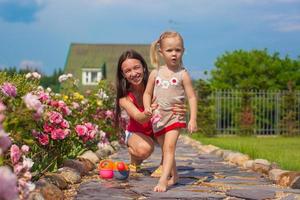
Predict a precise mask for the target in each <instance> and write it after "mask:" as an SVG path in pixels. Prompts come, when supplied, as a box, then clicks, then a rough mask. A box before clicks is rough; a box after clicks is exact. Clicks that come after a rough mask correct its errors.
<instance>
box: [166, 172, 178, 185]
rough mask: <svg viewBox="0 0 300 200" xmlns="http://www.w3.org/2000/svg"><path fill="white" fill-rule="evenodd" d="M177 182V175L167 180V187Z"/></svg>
mask: <svg viewBox="0 0 300 200" xmlns="http://www.w3.org/2000/svg"><path fill="white" fill-rule="evenodd" d="M178 180H179V176H178V174H175V175H173V176H171V177H170V178H169V180H168V187H170V186H172V185H175V184H176V183H177V182H178Z"/></svg>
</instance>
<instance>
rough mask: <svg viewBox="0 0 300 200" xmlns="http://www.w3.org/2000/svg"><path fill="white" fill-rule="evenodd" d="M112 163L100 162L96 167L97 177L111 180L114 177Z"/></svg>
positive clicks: (107, 161) (108, 161) (109, 161)
mask: <svg viewBox="0 0 300 200" xmlns="http://www.w3.org/2000/svg"><path fill="white" fill-rule="evenodd" d="M113 168H114V162H113V161H111V160H102V161H101V162H100V163H99V165H98V170H99V175H100V177H101V178H103V179H111V178H113V177H114V171H113Z"/></svg>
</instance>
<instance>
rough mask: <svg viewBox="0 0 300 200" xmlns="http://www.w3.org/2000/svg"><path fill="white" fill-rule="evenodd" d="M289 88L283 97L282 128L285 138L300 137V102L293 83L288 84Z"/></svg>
mask: <svg viewBox="0 0 300 200" xmlns="http://www.w3.org/2000/svg"><path fill="white" fill-rule="evenodd" d="M288 88H289V90H288V91H287V92H286V93H285V94H284V95H283V103H282V104H281V106H282V107H283V111H284V116H283V117H282V120H281V122H280V127H281V129H282V130H283V135H285V136H297V135H298V136H299V135H300V132H299V130H300V124H299V120H300V119H299V116H300V115H299V112H300V105H299V102H298V103H297V94H296V93H295V90H294V85H293V83H292V82H290V83H289V84H288ZM297 116H298V117H297Z"/></svg>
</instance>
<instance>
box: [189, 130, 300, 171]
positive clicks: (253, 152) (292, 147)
mask: <svg viewBox="0 0 300 200" xmlns="http://www.w3.org/2000/svg"><path fill="white" fill-rule="evenodd" d="M191 137H192V138H193V139H196V140H198V141H200V142H201V143H202V144H212V145H215V146H218V147H220V148H222V149H229V150H233V151H238V152H241V153H244V154H247V155H249V156H250V157H251V159H256V158H263V159H266V160H268V161H271V162H276V163H277V164H278V165H279V166H280V168H282V169H286V170H291V171H300V137H289V138H288V137H280V136H278V137H272V136H270V137H267V136H266V137H239V136H220V137H215V138H207V137H204V136H202V135H200V134H193V135H192V136H191Z"/></svg>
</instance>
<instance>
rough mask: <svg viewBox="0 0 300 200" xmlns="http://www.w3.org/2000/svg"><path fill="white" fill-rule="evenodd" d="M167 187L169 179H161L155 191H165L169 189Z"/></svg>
mask: <svg viewBox="0 0 300 200" xmlns="http://www.w3.org/2000/svg"><path fill="white" fill-rule="evenodd" d="M167 187H168V180H166V181H162V180H159V181H158V183H157V185H156V186H155V187H154V189H153V191H154V192H165V191H167Z"/></svg>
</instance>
